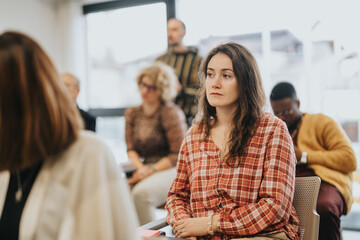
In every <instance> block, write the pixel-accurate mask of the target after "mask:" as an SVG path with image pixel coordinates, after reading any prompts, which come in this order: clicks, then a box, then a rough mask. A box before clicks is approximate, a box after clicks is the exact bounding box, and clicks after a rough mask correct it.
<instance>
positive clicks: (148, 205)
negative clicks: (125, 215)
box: [125, 62, 187, 225]
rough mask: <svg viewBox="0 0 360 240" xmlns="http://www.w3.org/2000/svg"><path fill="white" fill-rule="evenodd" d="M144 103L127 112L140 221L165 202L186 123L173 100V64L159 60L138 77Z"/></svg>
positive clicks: (127, 135) (151, 216) (148, 218)
mask: <svg viewBox="0 0 360 240" xmlns="http://www.w3.org/2000/svg"><path fill="white" fill-rule="evenodd" d="M136 81H137V83H138V85H139V91H140V94H141V98H142V104H141V105H140V106H137V107H132V108H129V109H127V110H126V112H125V120H126V127H125V138H126V144H127V151H128V157H129V159H130V160H131V163H132V164H133V166H134V167H135V169H136V171H135V172H134V174H133V175H132V177H130V178H129V180H128V182H129V184H131V185H133V188H132V191H131V192H132V196H133V199H134V202H135V207H136V210H137V213H138V216H139V220H140V224H141V225H142V224H145V223H148V222H150V221H152V220H154V219H155V208H156V207H157V206H160V205H163V204H165V202H166V195H167V192H168V190H169V188H170V185H171V182H172V180H173V179H174V177H175V166H176V161H177V156H178V153H179V149H180V145H181V142H182V140H183V138H184V135H185V132H186V129H187V125H186V119H185V115H184V113H183V111H182V110H181V109H180V108H179V107H178V106H177V105H175V104H174V103H172V102H171V101H172V99H173V98H174V97H175V96H176V84H177V78H176V75H175V74H174V71H173V69H172V68H171V67H169V66H167V65H165V64H163V63H161V62H156V63H153V64H152V65H150V66H148V67H145V68H144V69H143V70H142V71H141V72H140V74H139V75H138V77H137V79H136Z"/></svg>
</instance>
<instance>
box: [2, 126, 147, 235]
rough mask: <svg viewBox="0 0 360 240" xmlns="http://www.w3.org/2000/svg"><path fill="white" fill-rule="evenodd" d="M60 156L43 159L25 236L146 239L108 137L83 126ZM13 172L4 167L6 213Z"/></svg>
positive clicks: (25, 222) (25, 216) (30, 200)
mask: <svg viewBox="0 0 360 240" xmlns="http://www.w3.org/2000/svg"><path fill="white" fill-rule="evenodd" d="M55 158H56V159H55V162H53V163H49V162H47V163H44V164H43V166H42V168H41V170H40V171H39V174H38V176H37V178H36V180H35V182H34V185H33V187H32V189H31V191H30V194H29V196H28V199H27V201H26V203H25V207H24V210H23V213H22V216H21V220H20V230H19V239H20V240H34V239H36V240H42V239H44V240H45V239H46V240H53V239H54V240H55V239H56V240H71V239H80V240H82V239H84V240H85V239H86V240H91V239H94V240H95V239H96V240H102V239H104V240H108V239H121V240H135V239H136V240H137V239H140V237H139V236H138V232H137V228H138V225H139V223H138V219H137V215H136V212H135V208H134V206H133V203H132V200H131V197H130V193H129V187H128V185H127V183H126V181H125V179H124V178H123V175H122V173H121V171H120V169H119V166H117V164H116V162H115V160H114V158H113V155H112V154H111V152H110V150H109V149H108V147H107V146H106V145H105V144H104V143H103V142H101V141H100V140H98V139H97V138H96V137H95V135H94V134H92V133H90V132H86V131H82V132H81V134H80V136H79V138H78V139H77V140H76V141H75V142H74V143H73V144H72V145H71V146H69V147H68V148H67V149H66V150H64V151H63V152H62V153H61V154H59V155H58V156H56V157H55ZM9 177H10V174H9V172H6V171H3V172H0V216H1V214H2V210H3V208H4V201H5V197H6V193H7V188H8V185H9Z"/></svg>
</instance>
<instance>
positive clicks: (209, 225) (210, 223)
mask: <svg viewBox="0 0 360 240" xmlns="http://www.w3.org/2000/svg"><path fill="white" fill-rule="evenodd" d="M213 217H214V214H212V215H211V216H209V222H208V227H207V232H208V234H210V235H214V231H213V229H212V225H213Z"/></svg>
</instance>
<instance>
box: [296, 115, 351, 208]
mask: <svg viewBox="0 0 360 240" xmlns="http://www.w3.org/2000/svg"><path fill="white" fill-rule="evenodd" d="M297 145H298V147H299V149H300V150H301V151H303V152H307V153H308V156H307V163H308V166H309V168H311V169H313V170H314V172H315V174H316V175H317V176H319V177H320V178H321V180H322V181H325V182H327V183H330V184H332V185H334V186H335V187H336V188H337V189H338V190H339V191H340V192H341V194H342V196H343V197H344V200H345V202H346V205H347V213H349V211H350V209H351V205H352V202H353V197H352V179H353V176H352V174H353V172H354V171H355V170H356V158H355V153H354V150H353V149H352V147H351V145H350V141H349V139H348V138H347V136H346V134H345V132H344V131H343V129H342V128H341V127H340V126H339V125H338V124H337V123H336V122H335V121H334V120H333V119H331V118H330V117H328V116H325V115H323V114H309V113H307V114H305V115H304V117H303V119H302V122H301V125H300V129H299V133H298V138H297Z"/></svg>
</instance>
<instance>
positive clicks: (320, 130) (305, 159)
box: [270, 82, 356, 240]
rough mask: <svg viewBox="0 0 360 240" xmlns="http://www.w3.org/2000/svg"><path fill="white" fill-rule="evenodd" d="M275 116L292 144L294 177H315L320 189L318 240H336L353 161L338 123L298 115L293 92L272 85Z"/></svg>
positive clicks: (285, 86) (284, 84) (348, 198)
mask: <svg viewBox="0 0 360 240" xmlns="http://www.w3.org/2000/svg"><path fill="white" fill-rule="evenodd" d="M270 102H271V107H272V109H273V111H274V114H275V116H277V117H278V118H280V119H281V120H283V121H284V122H285V123H286V125H287V127H288V130H289V132H290V135H291V137H292V139H293V142H294V150H295V154H296V158H297V166H296V176H297V177H306V176H318V177H320V178H321V186H320V191H319V197H318V201H317V206H316V211H317V212H318V213H319V215H320V227H319V240H332V239H334V240H340V239H341V230H340V217H341V215H346V214H348V213H349V211H350V209H351V205H352V202H353V197H352V179H353V176H352V175H353V172H354V171H355V170H356V158H355V153H354V150H353V149H352V147H351V145H350V141H349V139H348V138H347V136H346V135H345V133H344V131H343V130H342V129H341V127H340V126H339V124H338V123H336V122H335V121H334V120H333V119H331V118H330V117H328V116H325V115H324V114H310V113H302V112H301V111H300V101H299V100H298V98H297V96H296V91H295V88H294V86H293V85H292V84H290V83H288V82H281V83H278V84H277V85H275V87H274V88H273V89H272V91H271V94H270Z"/></svg>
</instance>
